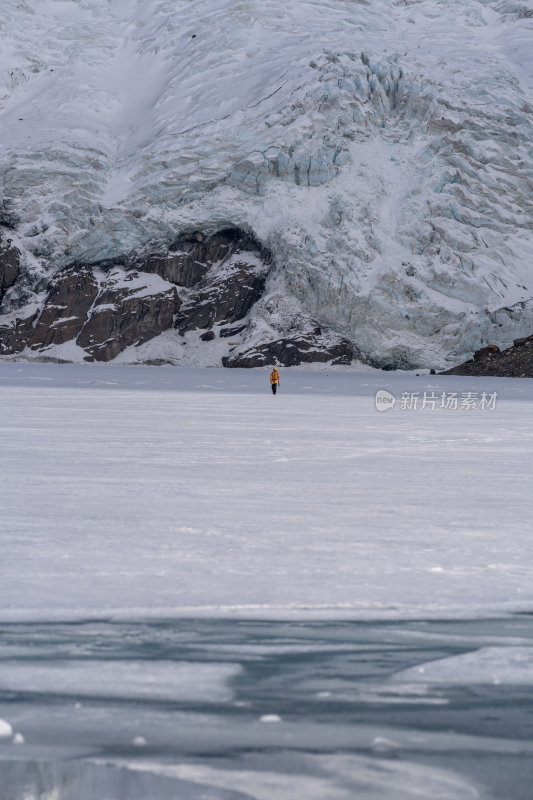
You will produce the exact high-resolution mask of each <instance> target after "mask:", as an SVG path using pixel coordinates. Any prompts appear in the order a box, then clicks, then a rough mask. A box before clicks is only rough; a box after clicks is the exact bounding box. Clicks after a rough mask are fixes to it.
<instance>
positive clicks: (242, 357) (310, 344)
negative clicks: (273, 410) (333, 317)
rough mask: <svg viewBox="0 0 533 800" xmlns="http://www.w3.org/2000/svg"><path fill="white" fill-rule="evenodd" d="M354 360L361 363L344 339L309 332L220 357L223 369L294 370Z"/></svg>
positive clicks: (351, 346) (348, 362)
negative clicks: (277, 367)
mask: <svg viewBox="0 0 533 800" xmlns="http://www.w3.org/2000/svg"><path fill="white" fill-rule="evenodd" d="M354 358H358V359H361V360H364V359H363V356H362V353H360V352H359V351H358V350H357V348H354V347H353V345H351V344H350V342H348V341H346V339H341V338H340V337H339V338H338V339H337V340H336V341H332V337H331V335H330V336H329V337H325V336H322V335H315V334H314V333H311V334H307V335H304V336H296V337H294V338H291V339H278V340H276V341H274V342H268V343H267V344H263V345H258V346H257V347H253V348H251V349H249V350H245V351H244V352H243V353H238V354H236V355H230V356H228V357H227V358H223V359H222V363H223V365H224V366H225V367H263V366H266V365H267V364H278V365H280V366H283V367H295V366H298V364H302V363H304V362H305V363H307V362H321V363H327V362H330V361H331V364H332V365H338V364H351V362H352V361H353V359H354Z"/></svg>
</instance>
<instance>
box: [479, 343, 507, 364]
mask: <svg viewBox="0 0 533 800" xmlns="http://www.w3.org/2000/svg"><path fill="white" fill-rule="evenodd" d="M499 352H501V351H500V348H499V347H497V345H495V344H488V345H487V346H486V347H482V348H481V349H480V350H476V352H475V353H474V361H487V360H488V359H491V358H492V357H493V356H495V355H496V354H497V353H499Z"/></svg>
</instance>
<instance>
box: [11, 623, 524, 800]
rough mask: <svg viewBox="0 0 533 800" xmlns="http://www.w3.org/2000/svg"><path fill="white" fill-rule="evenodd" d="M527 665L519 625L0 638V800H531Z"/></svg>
mask: <svg viewBox="0 0 533 800" xmlns="http://www.w3.org/2000/svg"><path fill="white" fill-rule="evenodd" d="M496 648H497V649H496ZM528 648H532V649H531V650H529V649H528ZM474 651H479V664H481V665H483V664H484V654H485V653H488V654H489V656H490V658H494V654H496V656H497V659H498V664H499V667H498V670H496V671H495V672H494V679H493V680H492V679H491V680H490V681H489V680H488V679H487V674H489V673H490V669H489V673H488V672H487V670H486V669H485V670H483V669H481V671H480V672H479V675H480V677H479V678H475V676H474V678H472V674H470V673H468V674H465V675H462V670H463V669H464V662H463V661H462V660H461V658H458V660H457V664H456V662H455V661H454V662H452V663H451V666H450V668H449V669H448V670H447V672H446V674H445V677H444V678H442V676H441V678H440V679H439V681H438V682H433V683H432V682H431V681H432V678H431V674H432V673H429V674H430V677H429V678H428V679H427V680H426V679H425V678H424V677H423V676H424V674H425V673H420V675H421V677H419V678H415V679H413V678H412V673H410V674H409V675H408V676H402V675H401V674H400V673H402V672H403V671H404V670H406V669H410V668H413V667H417V666H419V665H423V664H426V662H431V661H436V660H438V659H450V658H452V657H456V658H457V657H460V656H462V655H463V654H466V653H472V652H474ZM529 653H533V618H532V617H530V616H527V615H522V616H520V615H517V616H514V617H510V618H507V619H493V620H481V621H480V620H478V621H460V622H445V621H442V622H439V621H433V622H398V623H352V622H341V623H339V622H329V623H327V622H324V623H279V622H248V621H247V622H239V621H223V620H180V621H172V622H168V621H162V622H159V623H149V624H148V623H147V624H114V623H110V622H100V623H95V622H90V623H89V622H88V623H85V624H82V623H80V624H39V625H19V624H17V625H2V626H0V718H1V719H4V720H7V721H8V722H9V723H10V724H11V725H12V727H13V730H14V732H18V733H20V734H22V736H23V737H24V743H20V744H15V743H14V742H13V739H12V738H4V739H0V800H178V798H179V799H180V800H200V798H203V800H208V798H209V799H210V800H216V799H218V800H220V799H221V798H224V800H229V798H256V800H264V798H270V797H272V798H273V800H284V799H285V798H295V800H300V798H302V800H318V798H323V799H324V800H346V798H358V799H359V798H362V800H367V799H369V798H376V800H377V798H381V800H383V799H385V800H404V798H405V800H407V798H411V797H412V798H415V797H416V798H419V800H420V798H426V797H427V798H436V799H437V800H462V798H476V797H479V798H487V799H490V800H532V798H533V674H532V675H531V679H530V680H528V678H527V676H526V677H525V678H524V674H523V671H522V676H521V677H520V678H519V679H517V678H516V671H514V669H513V664H515V665H516V663H519V664H520V663H525V664H526V666H527V664H528V663H533V662H528V660H527V657H528V654H529ZM524 659H525V661H524ZM476 663H478V662H476ZM507 664H508V665H509V667H508V668H507V666H506V665H507ZM423 669H424V668H423ZM446 676H447V677H446ZM135 768H137V769H135Z"/></svg>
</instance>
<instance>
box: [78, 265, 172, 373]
mask: <svg viewBox="0 0 533 800" xmlns="http://www.w3.org/2000/svg"><path fill="white" fill-rule="evenodd" d="M150 277H151V276H147V275H146V274H144V275H143V273H140V272H136V271H132V272H124V270H121V269H115V270H112V271H111V273H110V274H109V275H108V276H107V278H106V280H105V281H104V283H103V284H102V286H101V290H100V293H99V294H98V297H97V298H96V301H95V303H94V305H93V307H92V309H91V313H90V314H89V315H88V319H87V321H86V323H85V324H84V326H83V328H82V329H81V331H80V333H79V334H78V337H77V339H76V344H77V345H78V346H79V347H81V348H83V349H84V350H85V351H86V352H87V353H88V354H89V355H88V357H86V360H91V359H94V360H96V361H110V360H111V359H113V358H115V356H117V355H118V354H119V353H121V352H122V351H123V350H125V349H126V347H130V346H131V345H140V344H143V343H144V342H147V341H149V340H150V339H153V338H154V337H155V336H158V335H159V334H160V333H163V331H166V330H168V328H170V327H171V326H172V323H173V320H174V315H175V314H176V313H177V311H178V309H179V298H178V293H177V291H176V288H175V287H174V286H168V288H165V286H164V284H163V281H161V284H163V285H162V286H161V287H160V288H159V291H158V290H157V288H156V287H154V286H153V285H152V286H151V287H150V282H149V281H150ZM146 278H148V279H149V280H148V285H147V281H146Z"/></svg>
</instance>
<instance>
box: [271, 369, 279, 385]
mask: <svg viewBox="0 0 533 800" xmlns="http://www.w3.org/2000/svg"><path fill="white" fill-rule="evenodd" d="M270 383H279V372H278V371H277V369H276V368H275V367H274V369H273V370H272V372H271V373H270Z"/></svg>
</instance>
